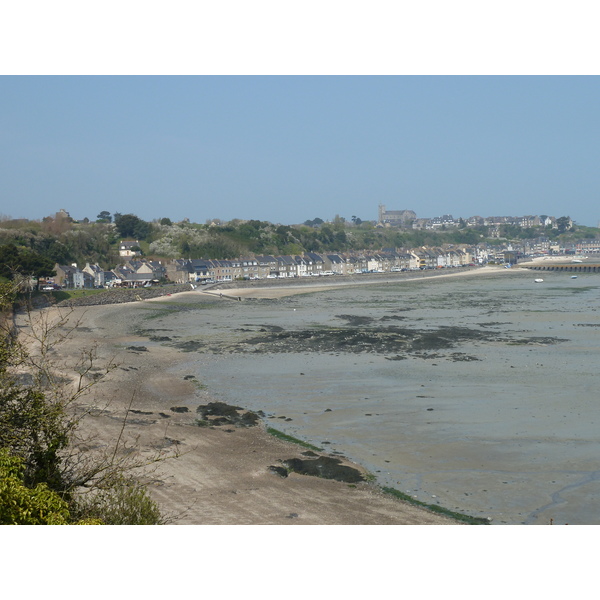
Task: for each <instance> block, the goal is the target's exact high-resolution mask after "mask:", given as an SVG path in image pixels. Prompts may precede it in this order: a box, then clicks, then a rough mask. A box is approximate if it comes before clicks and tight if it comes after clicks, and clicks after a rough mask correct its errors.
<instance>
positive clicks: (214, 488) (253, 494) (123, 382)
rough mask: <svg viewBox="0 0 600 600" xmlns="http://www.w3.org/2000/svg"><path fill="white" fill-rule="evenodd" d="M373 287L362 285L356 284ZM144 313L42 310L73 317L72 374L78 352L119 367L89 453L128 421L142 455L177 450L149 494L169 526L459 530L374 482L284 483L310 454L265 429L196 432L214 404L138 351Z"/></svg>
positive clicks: (101, 396) (167, 358) (291, 290)
mask: <svg viewBox="0 0 600 600" xmlns="http://www.w3.org/2000/svg"><path fill="white" fill-rule="evenodd" d="M498 270H499V269H497V268H488V269H486V268H483V269H477V270H474V271H469V272H464V273H463V272H456V273H444V274H437V273H436V274H435V275H434V276H436V277H459V276H468V275H470V276H481V275H485V273H492V272H493V273H497V272H498ZM407 281H411V280H410V279H407ZM348 283H349V282H348ZM348 283H346V282H343V281H340V282H339V283H338V282H336V283H335V284H333V283H332V284H331V285H329V284H327V285H323V284H322V283H321V282H319V284H318V285H315V286H302V287H301V288H299V287H297V286H293V285H289V286H285V285H278V286H273V287H269V288H261V287H253V288H234V289H227V290H223V291H222V292H221V291H215V292H212V293H211V294H206V293H205V292H201V291H199V290H196V291H190V292H182V293H180V294H174V295H172V296H170V297H162V298H160V299H154V300H147V301H145V304H146V305H148V304H150V303H152V302H154V301H158V300H160V301H161V302H163V303H166V304H168V303H169V302H176V301H177V299H178V298H181V296H187V295H190V294H196V295H197V294H199V293H202V294H203V295H204V294H206V295H211V296H213V297H215V298H214V301H215V302H225V301H228V300H226V298H219V297H218V296H219V294H221V293H223V294H224V295H226V296H228V297H237V298H239V297H241V298H249V297H254V298H281V297H284V296H287V295H291V294H298V293H310V292H315V291H321V290H325V289H332V288H335V287H337V286H339V285H348ZM367 283H368V281H367V280H366V279H365V280H364V283H363V282H362V281H361V283H359V284H358V285H366V284H367ZM377 283H379V284H380V283H381V281H377ZM351 285H357V283H356V282H352V284H351ZM143 304H144V303H143V302H136V303H130V304H126V305H123V304H121V305H104V306H92V307H75V308H72V309H64V308H63V309H59V308H56V307H55V308H51V309H46V314H47V315H48V316H49V317H50V318H53V317H56V316H58V315H61V316H63V317H64V316H65V315H67V316H68V320H69V323H70V324H73V323H75V322H76V321H79V326H78V327H77V329H75V331H73V333H72V335H71V336H70V337H69V338H68V339H67V340H66V341H65V342H63V343H62V345H61V346H60V348H59V351H58V353H59V358H60V362H61V363H65V364H70V365H72V364H73V363H74V361H76V360H77V358H78V357H79V356H80V355H81V351H82V349H84V348H91V347H95V348H96V354H97V364H98V366H99V367H101V366H102V365H103V364H105V363H107V362H109V361H113V362H115V364H116V365H117V367H116V368H115V369H113V370H112V371H111V372H110V373H108V374H107V375H104V376H103V377H102V378H101V379H100V380H99V382H98V384H97V385H96V386H94V387H93V393H92V394H90V396H88V397H86V398H85V399H84V402H85V404H86V406H87V407H88V408H89V407H93V408H94V410H93V411H92V413H91V414H90V415H89V416H87V417H86V418H85V420H84V421H83V424H82V433H84V434H85V435H86V436H90V437H91V438H92V440H93V442H91V443H90V447H96V448H109V447H112V445H113V444H114V442H115V440H116V439H117V438H118V436H119V433H120V431H121V428H122V424H123V420H124V419H126V422H127V425H126V428H125V436H126V439H127V442H128V444H129V445H130V446H131V447H132V448H134V450H133V451H134V452H136V453H138V454H139V455H140V456H144V457H147V458H148V459H150V458H151V457H153V456H155V455H156V453H157V452H159V453H164V454H168V453H169V452H173V450H174V449H177V450H178V452H179V453H180V456H179V457H178V458H173V459H169V460H166V461H164V462H160V463H158V464H156V465H154V466H153V467H152V472H151V473H150V474H149V482H150V483H149V489H150V491H151V494H152V496H153V497H154V498H155V499H156V501H157V502H158V503H159V504H160V506H161V509H162V511H163V513H164V514H165V515H167V516H169V517H173V523H175V524H187V525H191V524H212V525H217V524H229V525H233V524H277V525H292V524H315V525H316V524H320V525H325V524H346V525H358V524H371V525H392V524H420V525H425V524H437V525H441V524H455V523H456V521H454V520H452V519H450V518H447V517H445V516H441V515H439V514H436V513H433V512H430V511H428V510H425V509H423V508H420V507H417V506H413V505H410V504H408V503H405V502H402V501H400V500H397V499H395V498H392V497H390V496H388V495H386V494H384V493H383V492H381V491H380V490H379V489H378V488H377V486H375V485H374V484H372V483H369V482H360V483H357V484H349V483H347V482H344V481H336V480H331V479H324V478H320V477H313V476H308V475H302V474H298V473H294V472H291V473H290V474H289V476H287V477H281V476H279V475H278V474H277V473H276V472H274V469H272V468H271V467H277V466H281V465H282V461H286V460H290V459H305V458H306V456H307V455H306V454H304V453H306V448H303V447H302V446H299V445H297V444H294V443H290V442H285V441H281V440H279V439H277V438H275V437H273V436H272V435H269V434H268V433H267V432H266V430H265V427H264V425H263V424H262V423H260V424H259V425H258V426H255V427H198V426H196V424H195V423H196V419H197V414H196V408H197V406H199V405H203V404H207V403H208V402H211V400H213V399H212V398H211V397H210V396H209V395H208V392H207V391H206V390H204V389H199V386H198V385H197V384H196V382H195V381H194V379H193V378H192V377H191V376H187V377H186V376H185V375H184V376H182V373H181V370H180V369H179V368H178V366H179V365H180V364H181V363H182V362H183V357H182V353H181V352H180V351H178V350H177V349H175V348H168V347H164V346H160V347H158V346H152V347H150V348H144V351H140V349H139V345H140V344H142V343H143V342H147V338H145V337H140V336H136V335H135V334H134V333H132V332H130V331H129V327H128V317H127V314H128V310H129V309H130V308H132V307H133V305H137V306H138V307H139V306H140V305H143ZM136 344H137V346H136ZM242 408H243V407H242ZM320 454H321V455H326V453H323V452H321V453H320ZM337 458H339V457H337ZM342 463H343V464H347V465H348V466H351V467H353V468H355V469H357V470H358V471H360V472H361V473H363V474H364V473H365V471H364V469H362V467H361V466H360V465H355V464H352V463H349V462H348V461H346V460H345V459H342Z"/></svg>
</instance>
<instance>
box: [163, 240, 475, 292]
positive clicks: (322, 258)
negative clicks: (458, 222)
mask: <svg viewBox="0 0 600 600" xmlns="http://www.w3.org/2000/svg"><path fill="white" fill-rule="evenodd" d="M473 260H474V259H473V253H472V252H471V251H470V250H468V249H446V250H444V249H441V248H437V249H436V248H419V249H415V250H410V251H406V252H397V251H395V250H390V251H386V252H378V253H352V254H317V253H315V252H306V253H304V254H302V255H282V256H271V255H264V256H250V257H241V258H237V259H231V260H211V259H184V258H182V259H177V260H174V261H172V262H171V263H169V264H167V265H166V266H165V268H166V274H167V279H169V280H170V281H172V282H175V283H185V282H201V281H215V282H220V281H223V282H226V281H235V280H236V279H251V280H252V279H275V278H277V279H285V278H289V277H318V276H328V275H358V274H361V273H388V272H397V271H409V270H417V269H435V268H446V267H460V266H464V265H467V264H472V262H473Z"/></svg>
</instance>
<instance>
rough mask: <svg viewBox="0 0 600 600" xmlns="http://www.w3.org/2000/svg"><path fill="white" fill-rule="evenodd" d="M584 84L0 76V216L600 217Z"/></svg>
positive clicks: (594, 130)
mask: <svg viewBox="0 0 600 600" xmlns="http://www.w3.org/2000/svg"><path fill="white" fill-rule="evenodd" d="M599 106H600V78H599V77H597V76H588V77H579V76H182V77H179V76H121V77H116V76H71V77H63V76H46V77H41V76H21V77H13V76H2V77H0V198H1V200H0V213H1V214H3V215H5V216H10V217H12V218H29V219H39V218H42V217H44V216H46V215H50V214H53V213H54V212H56V211H57V210H58V209H60V208H64V209H66V210H68V211H69V212H70V213H71V215H72V216H73V217H74V218H76V219H82V218H84V217H88V218H90V219H95V218H96V215H97V214H98V213H99V212H100V211H103V210H107V211H109V212H111V213H114V212H121V213H134V214H136V215H138V216H139V217H141V218H143V219H145V220H152V219H156V218H162V217H169V218H171V219H172V220H180V219H183V218H185V217H187V218H189V219H190V220H191V221H194V222H200V223H202V222H204V221H205V220H207V219H212V218H220V219H224V220H229V219H233V218H240V219H260V220H267V221H272V222H278V223H284V224H289V223H300V222H303V221H305V220H306V219H312V218H315V217H320V218H322V219H331V218H333V217H334V216H335V215H336V214H339V215H340V216H343V217H346V218H347V219H350V218H351V217H352V216H353V215H356V216H358V217H360V218H362V219H364V220H366V219H376V218H377V207H378V204H379V203H383V204H385V205H386V206H387V208H388V209H389V210H401V209H409V210H414V211H415V212H416V213H417V216H418V217H434V216H438V215H442V214H448V213H449V214H452V215H453V216H454V217H459V216H460V217H469V216H473V215H481V216H491V215H513V216H520V215H526V214H548V215H553V216H556V217H559V216H563V215H569V216H571V218H573V219H574V220H575V221H576V222H578V223H580V224H582V225H589V226H596V225H597V224H598V221H599V220H600V202H599V200H600V181H599V174H598V165H600V146H599V143H598V140H599V139H600V116H599V114H600V113H599V111H598V107H599Z"/></svg>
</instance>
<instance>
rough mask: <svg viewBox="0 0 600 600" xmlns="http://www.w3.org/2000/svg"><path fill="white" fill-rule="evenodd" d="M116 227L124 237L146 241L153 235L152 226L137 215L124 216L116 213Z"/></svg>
mask: <svg viewBox="0 0 600 600" xmlns="http://www.w3.org/2000/svg"><path fill="white" fill-rule="evenodd" d="M114 220H115V225H116V226H117V231H118V232H119V234H120V235H121V236H122V237H125V238H126V237H133V238H136V239H139V240H145V239H146V238H148V237H149V236H150V234H151V233H152V225H151V224H150V223H147V222H146V221H143V220H142V219H140V218H139V217H137V216H136V215H132V214H127V215H122V214H120V213H115V215H114Z"/></svg>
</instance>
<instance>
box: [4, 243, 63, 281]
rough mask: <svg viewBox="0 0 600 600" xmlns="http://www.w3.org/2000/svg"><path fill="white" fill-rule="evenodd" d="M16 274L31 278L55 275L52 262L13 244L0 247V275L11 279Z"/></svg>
mask: <svg viewBox="0 0 600 600" xmlns="http://www.w3.org/2000/svg"><path fill="white" fill-rule="evenodd" d="M16 274H19V275H23V276H31V277H52V276H53V275H56V271H55V270H54V262H53V261H52V260H50V259H48V258H46V257H44V256H42V255H41V254H39V253H37V252H34V251H33V250H29V249H28V248H18V247H17V246H15V244H6V245H4V246H0V275H2V276H4V277H6V278H7V279H13V278H14V276H15V275H16Z"/></svg>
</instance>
